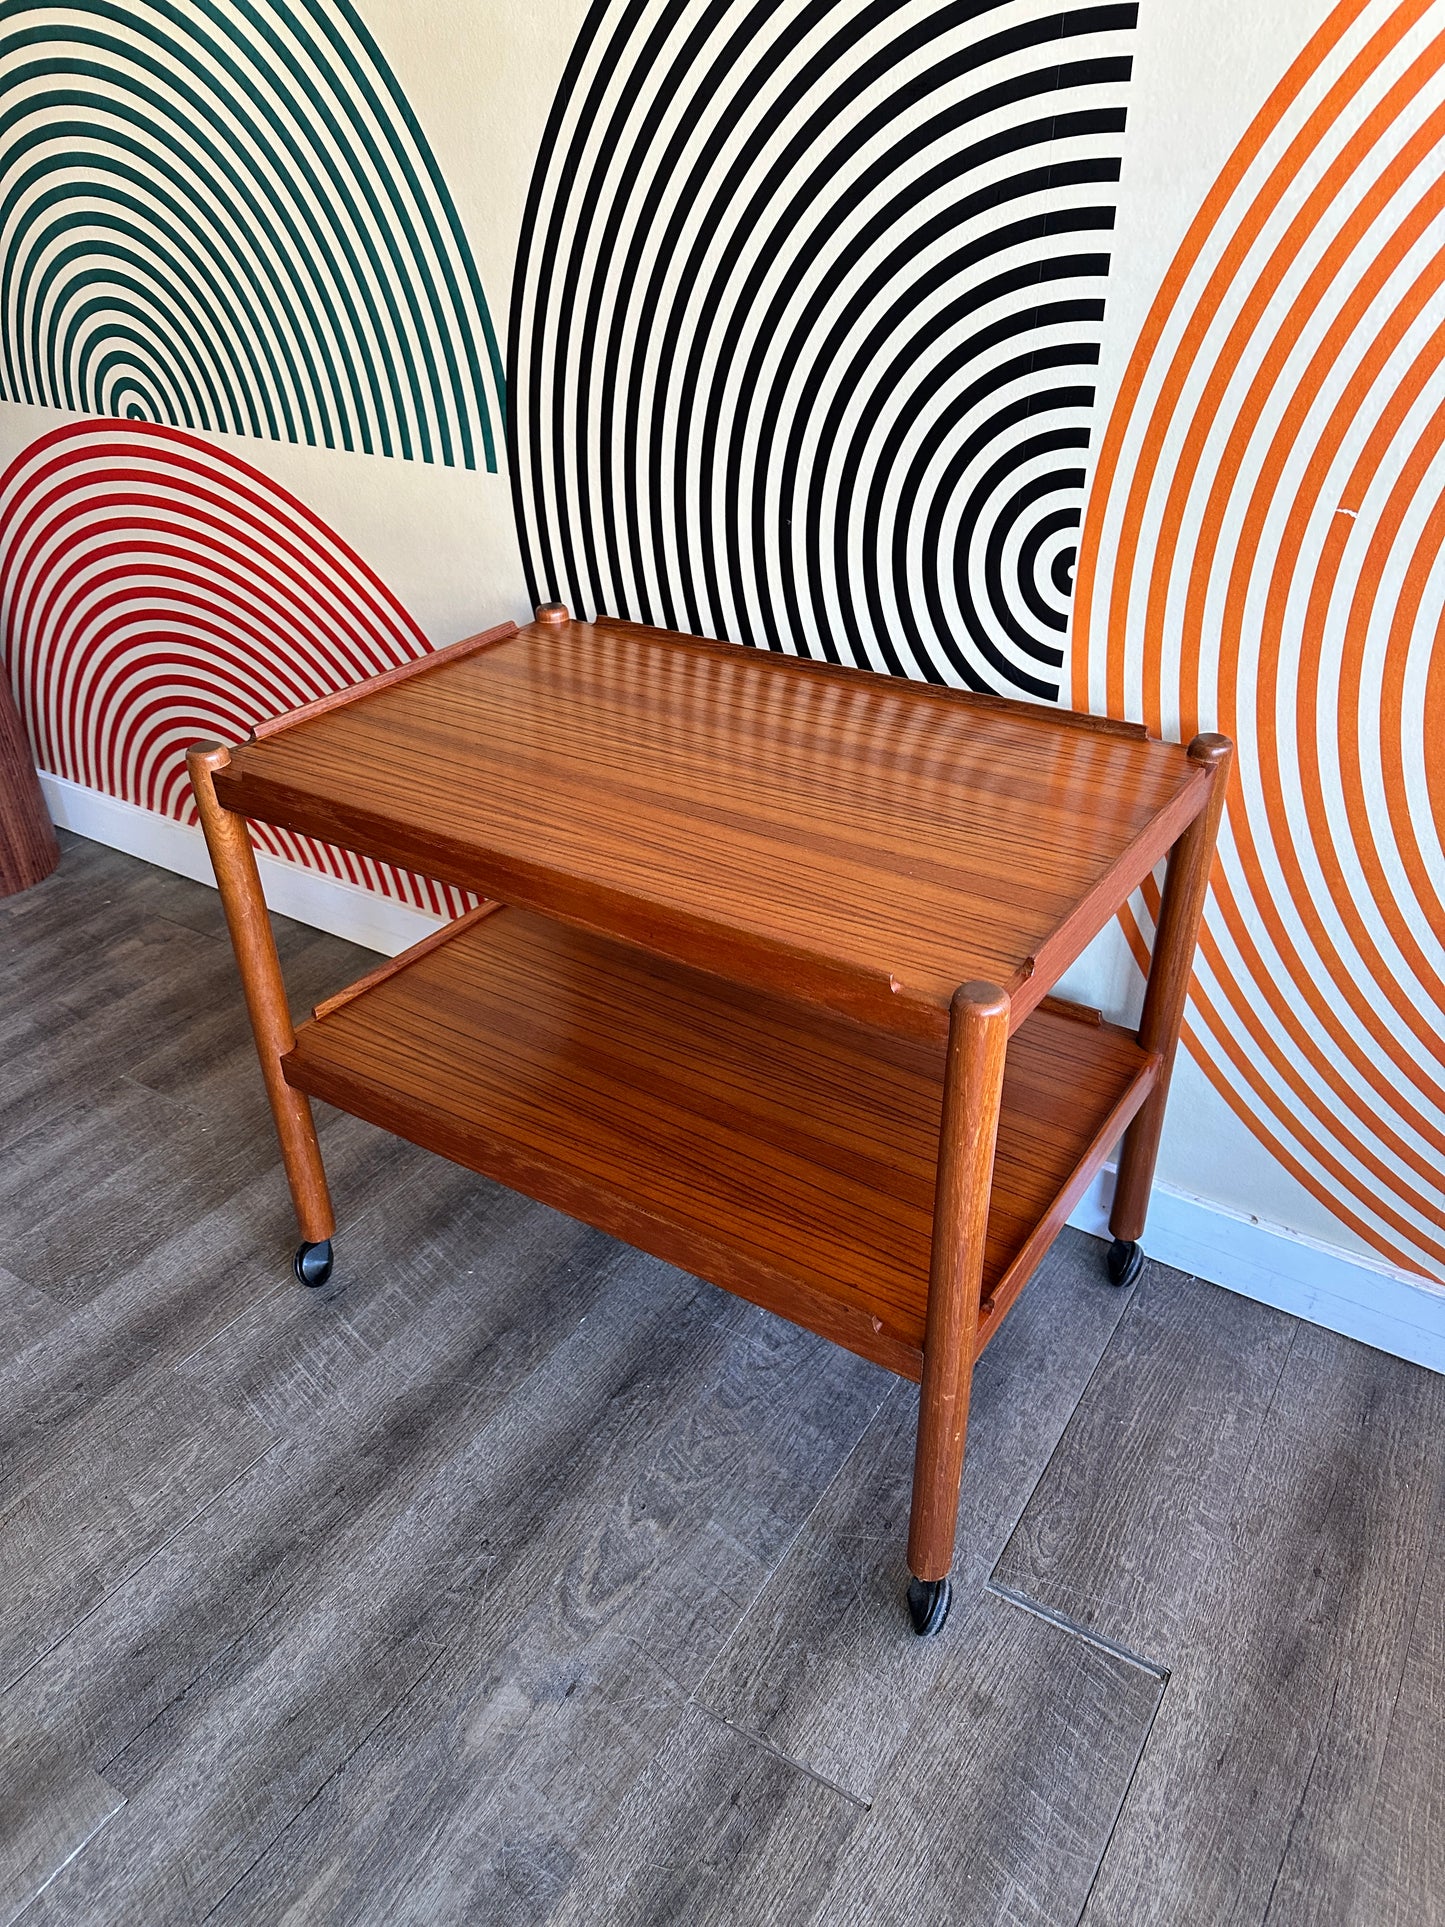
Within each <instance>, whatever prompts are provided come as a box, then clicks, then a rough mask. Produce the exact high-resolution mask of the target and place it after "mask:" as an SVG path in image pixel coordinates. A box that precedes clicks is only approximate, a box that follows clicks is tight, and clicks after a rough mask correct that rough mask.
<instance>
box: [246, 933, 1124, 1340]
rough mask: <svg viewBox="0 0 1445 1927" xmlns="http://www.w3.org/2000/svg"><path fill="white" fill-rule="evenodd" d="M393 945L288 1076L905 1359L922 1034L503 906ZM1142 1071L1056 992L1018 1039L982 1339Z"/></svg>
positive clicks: (931, 1114)
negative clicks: (859, 1020)
mask: <svg viewBox="0 0 1445 1927" xmlns="http://www.w3.org/2000/svg"><path fill="white" fill-rule="evenodd" d="M399 961H400V967H399V968H388V969H387V970H384V971H382V972H378V973H377V974H376V978H375V980H367V981H366V982H365V983H364V984H363V985H362V986H360V987H358V988H357V990H356V991H355V993H354V994H349V995H344V996H343V997H341V998H338V999H334V1000H333V1002H332V1004H331V1005H323V1006H321V1008H320V1011H319V1012H318V1015H317V1016H316V1017H315V1018H314V1019H313V1020H312V1021H311V1022H309V1023H307V1024H305V1025H303V1026H302V1028H301V1030H300V1032H299V1034H298V1036H297V1040H296V1046H295V1049H294V1050H293V1051H292V1052H291V1053H290V1054H289V1055H288V1056H287V1057H286V1058H285V1059H284V1069H285V1073H286V1077H287V1079H288V1080H289V1082H290V1083H291V1084H293V1085H295V1086H296V1087H297V1088H298V1089H300V1090H304V1091H308V1092H310V1093H311V1094H312V1095H313V1096H315V1097H319V1098H323V1099H325V1100H327V1101H328V1102H330V1103H332V1104H336V1105H339V1106H340V1107H341V1108H342V1109H343V1110H347V1111H350V1112H352V1113H354V1114H355V1115H357V1116H359V1117H362V1118H366V1119H368V1120H369V1121H370V1122H372V1123H374V1124H378V1125H381V1126H382V1127H383V1128H385V1129H387V1130H390V1131H394V1132H395V1133H397V1135H399V1136H401V1137H404V1138H407V1139H409V1140H410V1141H411V1142H413V1143H416V1144H420V1145H422V1146H424V1147H425V1148H427V1149H429V1150H432V1151H437V1152H440V1153H441V1154H442V1155H443V1156H445V1157H448V1158H451V1159H453V1160H455V1161H456V1162H457V1163H459V1164H463V1165H466V1166H468V1167H469V1168H470V1169H472V1170H474V1171H479V1172H482V1173H484V1174H485V1175H486V1176H488V1177H491V1178H495V1179H498V1180H499V1181H500V1182H501V1183H503V1184H506V1185H509V1186H511V1187H512V1188H514V1189H515V1190H518V1191H522V1192H525V1193H526V1194H528V1195H529V1196H531V1197H534V1198H537V1199H540V1200H541V1201H542V1202H543V1203H545V1204H549V1205H553V1206H555V1207H556V1208H557V1209H559V1210H561V1211H565V1212H567V1213H568V1214H569V1215H571V1216H573V1217H576V1218H580V1219H582V1220H584V1221H585V1222H587V1223H589V1224H592V1225H595V1226H597V1227H598V1228H599V1229H600V1230H603V1231H606V1232H609V1233H611V1234H612V1235H614V1236H616V1237H619V1238H622V1239H624V1240H625V1241H626V1242H627V1243H628V1244H631V1245H635V1246H637V1247H638V1248H639V1249H641V1250H643V1251H647V1252H650V1253H652V1254H653V1255H654V1256H656V1257H659V1258H663V1259H665V1260H667V1261H668V1262H670V1263H673V1264H677V1265H680V1266H682V1267H683V1268H684V1269H686V1270H688V1271H691V1272H694V1273H695V1274H697V1275H698V1276H700V1277H703V1278H706V1279H709V1280H710V1281H711V1282H713V1283H714V1284H718V1285H722V1286H725V1287H727V1288H728V1289H729V1290H731V1291H734V1292H737V1293H738V1294H740V1295H741V1296H743V1297H745V1298H749V1299H752V1300H753V1301H754V1302H756V1303H759V1304H763V1305H767V1306H769V1307H770V1308H771V1309H773V1310H776V1311H779V1312H781V1313H783V1314H784V1315H785V1316H789V1317H793V1318H796V1319H797V1320H798V1321H799V1322H801V1323H805V1324H807V1325H809V1326H811V1327H812V1328H813V1329H814V1330H817V1331H820V1332H822V1333H824V1334H825V1335H826V1336H827V1337H829V1338H832V1339H834V1340H836V1341H837V1342H838V1343H840V1344H843V1345H846V1346H848V1347H849V1348H850V1349H852V1350H853V1351H856V1352H860V1353H862V1354H863V1355H864V1356H865V1357H868V1358H873V1359H876V1360H877V1361H878V1362H879V1363H881V1364H885V1365H887V1366H889V1367H891V1368H892V1369H893V1370H894V1371H897V1372H901V1373H903V1374H904V1375H906V1376H908V1377H913V1378H916V1377H918V1376H919V1374H920V1372H921V1369H922V1345H923V1330H924V1318H925V1312H926V1308H927V1298H928V1268H929V1247H930V1239H931V1230H932V1207H933V1185H934V1167H935V1159H936V1156H937V1147H938V1126H939V1116H940V1111H941V1108H942V1092H943V1052H942V1049H941V1048H937V1047H935V1046H934V1045H932V1044H930V1043H926V1042H920V1041H917V1040H915V1039H912V1038H909V1037H904V1036H901V1035H895V1034H893V1033H891V1032H880V1031H876V1030H873V1029H871V1028H866V1027H864V1026H863V1025H860V1024H856V1023H853V1022H850V1021H849V1020H847V1019H844V1018H839V1017H834V1016H832V1015H831V1014H829V1013H827V1012H824V1011H821V1010H817V1009H814V1008H810V1007H808V1006H805V1005H802V1004H794V1003H791V1002H788V1001H785V1000H782V999H779V998H777V997H775V996H773V995H771V994H764V993H762V992H759V991H756V990H752V989H748V988H746V987H743V986H740V985H736V984H732V983H729V982H727V981H725V980H723V979H721V978H715V977H711V976H708V975H705V974H703V973H701V972H698V971H695V970H691V969H689V968H687V967H685V966H683V965H680V964H674V963H671V962H669V961H667V960H666V959H663V958H660V957H656V956H653V955H652V954H650V953H649V952H646V951H641V950H637V949H634V948H633V947H631V946H630V945H625V944H620V943H616V942H613V941H611V940H608V939H605V938H601V937H595V936H591V935H588V934H586V933H584V932H582V931H579V930H576V929H572V928H570V927H568V926H566V925H562V924H558V923H554V922H550V921H548V920H546V919H544V918H540V917H537V916H534V915H532V914H531V913H529V912H526V911H522V910H516V909H508V910H500V911H497V912H496V913H495V914H492V915H485V916H481V917H473V918H469V919H464V920H463V923H462V924H460V925H457V926H455V927H454V930H453V932H452V933H450V934H446V935H444V937H443V939H442V940H437V939H432V940H430V941H429V942H428V943H427V944H424V945H421V946H418V949H417V951H416V952H413V953H411V955H410V960H405V959H403V960H399ZM1157 1067H1158V1060H1157V1059H1156V1058H1153V1057H1150V1056H1149V1055H1148V1054H1147V1053H1146V1052H1144V1051H1143V1050H1142V1049H1141V1048H1140V1047H1139V1045H1138V1043H1137V1042H1136V1040H1135V1039H1134V1037H1133V1036H1132V1034H1131V1033H1129V1032H1127V1031H1123V1030H1120V1029H1118V1028H1116V1027H1115V1026H1113V1025H1109V1024H1103V1023H1100V1022H1098V1021H1096V1020H1094V1019H1093V1018H1092V1017H1091V1016H1090V1015H1088V1014H1086V1013H1082V1012H1078V1013H1075V1012H1073V1011H1071V1010H1069V1009H1068V1008H1067V1007H1065V1006H1059V1005H1056V1004H1045V1005H1043V1006H1041V1007H1040V1008H1039V1009H1038V1010H1037V1011H1035V1012H1034V1013H1033V1014H1032V1015H1031V1016H1030V1017H1029V1018H1028V1020H1027V1021H1026V1023H1024V1024H1023V1025H1022V1026H1021V1028H1020V1029H1019V1030H1018V1032H1017V1033H1016V1034H1015V1036H1014V1038H1013V1040H1012V1042H1011V1043H1010V1045H1009V1055H1008V1069H1007V1072H1006V1075H1005V1081H1004V1099H1003V1118H1002V1123H1001V1126H1000V1132H999V1143H998V1152H997V1158H996V1165H995V1175H994V1189H993V1200H992V1205H991V1209H990V1217H989V1227H988V1247H987V1253H986V1257H985V1262H984V1287H983V1297H984V1313H983V1317H982V1319H981V1323H980V1340H979V1348H980V1349H982V1346H983V1344H984V1343H986V1342H987V1339H988V1337H989V1336H990V1335H991V1333H992V1331H993V1330H994V1329H996V1327H997V1324H998V1321H999V1319H1000V1318H1001V1317H1002V1314H1003V1312H1004V1311H1005V1310H1006V1309H1007V1307H1008V1305H1009V1304H1010V1303H1011V1302H1012V1299H1013V1297H1014V1296H1015V1295H1016V1293H1017V1292H1018V1290H1019V1289H1020V1288H1021V1287H1022V1285H1023V1284H1024V1282H1025V1281H1026V1279H1027V1278H1028V1276H1029V1274H1030V1273H1031V1272H1032V1270H1033V1268H1034V1266H1035V1265H1036V1264H1037V1263H1038V1260H1039V1258H1040V1257H1041V1256H1042V1255H1043V1252H1044V1251H1045V1249H1046V1248H1047V1246H1048V1244H1049V1242H1050V1241H1051V1240H1052V1238H1053V1237H1054V1235H1055V1233H1056V1232H1057V1231H1058V1229H1059V1228H1060V1226H1061V1225H1062V1223H1063V1221H1064V1219H1065V1218H1066V1216H1067V1215H1068V1212H1069V1211H1070V1210H1071V1209H1072V1207H1073V1204H1074V1203H1075V1202H1076V1200H1077V1198H1078V1197H1079V1195H1080V1194H1081V1193H1082V1191H1083V1189H1084V1187H1085V1186H1086V1185H1087V1183H1088V1181H1089V1179H1090V1177H1091V1176H1092V1175H1093V1173H1094V1172H1095V1170H1097V1168H1098V1166H1099V1164H1100V1163H1101V1162H1102V1160H1103V1158H1104V1157H1105V1155H1106V1154H1107V1152H1108V1150H1109V1149H1110V1147H1111V1146H1112V1145H1113V1143H1114V1142H1115V1140H1116V1139H1117V1137H1118V1136H1119V1133H1120V1132H1121V1131H1122V1130H1123V1128H1124V1126H1125V1124H1127V1123H1128V1121H1129V1119H1130V1118H1131V1117H1132V1116H1133V1114H1134V1112H1135V1111H1136V1110H1137V1109H1138V1107H1139V1105H1140V1104H1141V1103H1142V1102H1143V1100H1144V1098H1145V1096H1146V1095H1147V1093H1148V1091H1149V1089H1150V1088H1151V1086H1152V1084H1153V1082H1154V1078H1155V1076H1156V1074H1157Z"/></svg>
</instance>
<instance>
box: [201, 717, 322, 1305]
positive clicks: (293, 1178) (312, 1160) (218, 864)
mask: <svg viewBox="0 0 1445 1927" xmlns="http://www.w3.org/2000/svg"><path fill="white" fill-rule="evenodd" d="M230 760H231V756H230V751H229V750H227V749H226V748H224V747H223V746H222V745H221V744H220V743H197V744H196V745H195V747H194V748H193V749H192V750H191V751H190V753H189V755H188V756H187V758H186V765H187V767H188V769H189V770H190V773H191V787H192V789H193V790H194V791H195V793H196V805H197V807H198V809H199V810H200V813H201V828H202V829H203V830H204V831H205V833H206V845H207V848H208V849H209V850H210V853H211V863H212V865H213V866H214V868H215V872H216V882H217V883H218V884H219V885H220V889H221V902H222V905H223V906H224V908H225V912H226V923H227V925H228V926H229V928H230V932H231V943H232V945H233V947H234V949H235V952H236V962H237V964H238V965H239V967H240V972H241V985H242V988H243V989H244V991H245V993H246V1008H247V1010H248V1011H249V1012H250V1015H251V1029H252V1032H253V1033H254V1035H255V1038H256V1052H257V1055H258V1056H259V1057H260V1059H261V1075H262V1076H263V1077H264V1078H265V1080H266V1095H267V1097H268V1098H270V1100H271V1115H272V1116H273V1117H274V1118H275V1120H276V1134H277V1136H278V1137H279V1138H280V1140H281V1158H282V1161H283V1163H284V1164H285V1166H286V1181H287V1183H288V1184H289V1185H290V1187H291V1197H292V1201H293V1203H294V1204H295V1206H296V1221H297V1223H298V1225H299V1226H300V1230H301V1244H300V1246H299V1247H298V1249H297V1252H296V1260H295V1268H296V1276H297V1277H298V1278H299V1279H300V1280H301V1282H302V1284H304V1285H324V1284H325V1282H326V1280H327V1278H328V1277H329V1276H330V1274H331V1237H332V1233H333V1232H334V1231H335V1229H336V1220H335V1218H334V1216H333V1215H332V1210H331V1196H330V1193H329V1192H328V1191H327V1188H326V1173H325V1171H324V1170H323V1168H322V1164H321V1147H320V1145H319V1144H318V1143H317V1142H316V1125H315V1123H314V1121H313V1119H312V1116H311V1105H310V1103H309V1101H308V1099H307V1097H306V1095H305V1093H304V1092H302V1091H297V1090H293V1089H292V1088H291V1086H290V1085H289V1084H288V1083H287V1082H286V1079H285V1078H284V1076H283V1075H282V1073H281V1059H282V1058H283V1057H284V1056H285V1055H286V1053H287V1051H289V1050H290V1049H291V1047H292V1045H293V1044H294V1043H295V1042H296V1034H295V1032H294V1031H293V1029H292V1027H291V1011H290V1007H289V1005H288V1004H287V1002H286V989H285V986H284V984H283V983H282V981H281V962H280V959H279V958H278V957H277V955H276V942H275V939H274V937H273V936H272V934H271V920H270V918H269V916H268V915H267V913H266V898H265V896H264V894H263V892H262V889H261V877H260V873H259V872H258V870H257V868H256V855H255V852H254V851H253V850H252V848H251V839H250V836H249V835H248V834H247V831H246V821H245V818H244V817H240V816H237V815H235V814H234V813H233V812H232V811H230V810H228V809H224V808H223V807H222V806H221V804H220V803H219V802H218V801H217V800H216V792H215V788H214V785H213V781H212V779H213V777H214V776H215V773H216V771H217V770H220V769H224V768H225V767H226V765H227V764H228V763H229V762H230Z"/></svg>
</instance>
